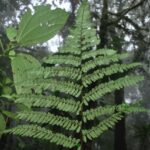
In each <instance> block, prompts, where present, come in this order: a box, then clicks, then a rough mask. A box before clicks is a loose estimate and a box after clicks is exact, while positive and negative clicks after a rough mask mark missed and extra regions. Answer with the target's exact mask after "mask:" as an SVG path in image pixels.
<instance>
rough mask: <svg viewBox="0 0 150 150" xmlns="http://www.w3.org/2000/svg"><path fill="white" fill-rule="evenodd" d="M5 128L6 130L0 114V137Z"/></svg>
mask: <svg viewBox="0 0 150 150" xmlns="http://www.w3.org/2000/svg"><path fill="white" fill-rule="evenodd" d="M5 128H6V122H5V119H4V117H3V115H1V114H0V136H1V134H2V132H3V131H4V130H5Z"/></svg>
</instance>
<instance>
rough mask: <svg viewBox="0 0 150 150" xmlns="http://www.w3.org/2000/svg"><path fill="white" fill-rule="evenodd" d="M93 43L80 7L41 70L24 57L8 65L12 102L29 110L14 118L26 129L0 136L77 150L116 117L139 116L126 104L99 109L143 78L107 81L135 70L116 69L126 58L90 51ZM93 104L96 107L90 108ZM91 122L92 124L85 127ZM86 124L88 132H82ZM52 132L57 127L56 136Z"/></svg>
mask: <svg viewBox="0 0 150 150" xmlns="http://www.w3.org/2000/svg"><path fill="white" fill-rule="evenodd" d="M98 43H99V39H98V38H97V36H96V30H95V29H94V27H93V25H92V23H90V11H89V5H88V4H87V3H86V2H83V3H82V5H81V6H80V8H79V10H78V13H77V17H76V23H75V25H74V27H73V28H72V29H70V35H69V36H68V37H67V39H66V42H65V44H64V46H62V47H61V48H60V51H59V52H58V53H55V54H53V55H50V56H48V57H47V58H45V59H44V60H43V61H44V64H45V66H47V67H41V66H40V64H39V63H38V62H37V61H36V60H35V59H33V58H32V57H31V56H28V55H25V54H18V55H17V56H16V58H14V59H12V68H13V72H14V82H15V86H16V91H17V96H16V99H15V102H16V103H21V104H24V105H26V106H28V107H29V108H32V109H30V110H26V111H20V112H17V116H16V118H18V119H21V120H26V121H27V122H30V123H26V124H23V125H18V126H16V127H14V128H12V129H8V130H6V132H7V133H13V134H16V135H20V136H27V137H33V138H37V139H43V140H48V141H50V142H52V143H56V144H57V145H62V146H63V147H66V148H73V147H76V148H78V149H82V144H83V142H85V143H86V142H88V141H89V140H93V139H95V138H97V137H98V136H100V135H101V134H102V133H103V132H104V131H106V130H108V129H109V128H112V127H113V126H114V124H115V123H117V122H118V121H119V120H120V119H121V118H122V117H123V115H122V113H126V112H136V111H137V112H138V111H143V110H142V109H139V108H137V107H136V106H134V105H133V106H129V105H127V104H122V105H117V106H114V105H109V106H108V105H107V106H101V105H100V104H101V103H99V101H100V100H101V99H102V97H103V96H105V95H107V94H109V93H111V92H113V91H115V90H118V89H121V88H123V87H127V86H131V85H134V84H136V83H137V82H139V81H141V80H143V77H142V76H136V75H134V76H133V75H126V76H124V77H121V78H118V79H116V80H111V78H110V76H112V75H114V74H116V73H123V72H125V71H128V70H129V69H133V68H135V67H138V66H139V65H140V64H139V63H131V64H119V61H120V60H122V59H125V58H127V57H128V56H129V55H128V54H127V53H124V54H117V53H116V51H115V50H112V49H96V45H97V44H98ZM23 61H24V62H23ZM18 62H22V63H21V64H18ZM20 72H22V74H21V76H20ZM104 78H105V80H104ZM106 79H107V80H106ZM94 101H95V102H97V105H96V106H91V105H90V104H91V102H94ZM106 101H107V100H106ZM42 110H43V111H42ZM101 116H103V117H101ZM95 119H96V122H95V123H91V122H92V121H95ZM89 122H90V124H91V126H90V127H89V126H87V124H88V123H89ZM53 126H57V131H56V130H55V129H56V128H53ZM58 127H60V128H62V129H63V130H59V128H58Z"/></svg>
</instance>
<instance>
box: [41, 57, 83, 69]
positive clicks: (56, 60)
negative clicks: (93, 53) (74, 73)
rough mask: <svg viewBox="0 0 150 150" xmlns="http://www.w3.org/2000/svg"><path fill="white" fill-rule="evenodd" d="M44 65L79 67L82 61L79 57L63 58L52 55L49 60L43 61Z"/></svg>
mask: <svg viewBox="0 0 150 150" xmlns="http://www.w3.org/2000/svg"><path fill="white" fill-rule="evenodd" d="M43 62H44V63H47V64H64V65H72V66H74V67H78V66H80V65H81V59H80V57H77V56H73V55H70V56H65V55H64V56H63V55H50V56H48V58H45V59H44V60H43Z"/></svg>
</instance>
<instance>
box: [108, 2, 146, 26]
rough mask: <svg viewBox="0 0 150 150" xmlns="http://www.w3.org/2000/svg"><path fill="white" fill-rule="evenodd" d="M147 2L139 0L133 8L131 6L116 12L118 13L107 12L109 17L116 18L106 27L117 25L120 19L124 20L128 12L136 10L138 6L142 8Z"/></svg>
mask: <svg viewBox="0 0 150 150" xmlns="http://www.w3.org/2000/svg"><path fill="white" fill-rule="evenodd" d="M146 1H147V0H141V1H140V2H139V3H137V4H136V5H134V6H131V7H129V8H127V9H124V10H122V11H121V12H118V13H113V12H109V14H110V15H114V16H116V17H118V18H117V19H116V20H113V21H111V22H109V23H108V25H111V24H116V23H118V22H119V21H120V20H122V18H125V17H126V16H125V15H126V14H127V13H129V12H130V11H132V10H133V9H136V8H138V7H139V6H142V5H143V4H144V2H146ZM133 24H134V23H133Z"/></svg>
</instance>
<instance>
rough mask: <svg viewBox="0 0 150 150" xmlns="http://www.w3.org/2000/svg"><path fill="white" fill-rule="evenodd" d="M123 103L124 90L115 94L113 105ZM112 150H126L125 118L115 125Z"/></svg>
mask: <svg viewBox="0 0 150 150" xmlns="http://www.w3.org/2000/svg"><path fill="white" fill-rule="evenodd" d="M123 102H124V89H121V90H118V91H116V92H115V104H116V105H119V104H122V103H123ZM114 150H126V127H125V117H124V118H123V119H122V120H120V121H119V122H118V123H117V124H116V125H115V136H114Z"/></svg>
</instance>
